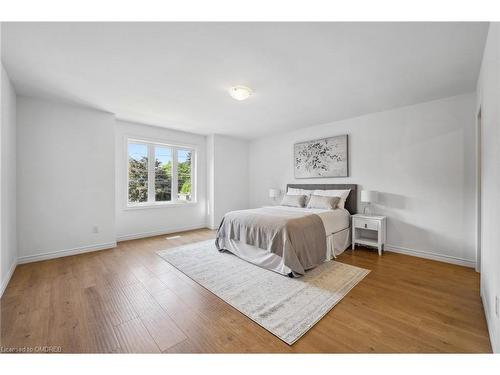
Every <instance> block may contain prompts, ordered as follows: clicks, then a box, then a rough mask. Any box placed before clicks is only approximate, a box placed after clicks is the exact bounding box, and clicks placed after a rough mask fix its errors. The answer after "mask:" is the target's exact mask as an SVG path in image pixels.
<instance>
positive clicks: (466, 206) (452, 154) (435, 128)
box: [250, 94, 475, 266]
mask: <svg viewBox="0 0 500 375" xmlns="http://www.w3.org/2000/svg"><path fill="white" fill-rule="evenodd" d="M474 106H475V95H473V94H469V95H461V96H456V97H451V98H446V99H442V100H437V101H432V102H428V103H423V104H418V105H413V106H408V107H403V108H399V109H394V110H390V111H386V112H381V113H375V114H370V115H367V116H363V117H358V118H353V119H348V120H344V121H338V122H334V123H330V124H324V125H318V126H313V127H309V128H303V129H300V130H297V131H294V132H290V133H286V134H278V135H274V136H272V137H268V138H264V139H259V140H256V141H253V142H252V143H251V144H250V176H251V179H250V205H251V206H260V205H263V204H269V198H267V193H268V189H269V188H281V189H282V191H283V190H284V189H285V186H286V184H287V183H291V182H301V183H355V184H359V190H361V189H368V190H376V191H379V192H380V204H379V205H377V206H376V207H375V209H376V212H377V213H380V214H384V215H387V216H388V222H387V242H388V244H387V248H392V249H393V250H395V251H399V252H405V253H410V254H413V255H419V256H425V257H430V258H434V259H439V260H445V261H450V262H455V263H459V264H465V265H469V266H473V265H474V262H475V242H474V241H475V235H474V228H475V227H474V224H475V217H474V212H475V211H474V210H475V200H474V197H475V195H474V188H475V184H474V168H475V164H474V163H475V152H474V134H475V133H474ZM340 134H348V135H349V170H350V173H349V177H347V178H325V179H321V180H319V179H305V180H302V179H301V180H296V179H294V171H293V144H294V143H296V142H298V141H306V140H312V139H317V138H322V137H328V136H334V135H340ZM358 195H359V193H358ZM358 210H361V206H360V205H359V206H358Z"/></svg>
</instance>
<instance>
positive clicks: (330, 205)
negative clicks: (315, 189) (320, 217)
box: [307, 194, 340, 210]
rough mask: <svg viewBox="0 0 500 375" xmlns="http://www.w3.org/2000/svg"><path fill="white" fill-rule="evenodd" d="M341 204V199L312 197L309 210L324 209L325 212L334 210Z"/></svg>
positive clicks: (321, 196)
mask: <svg viewBox="0 0 500 375" xmlns="http://www.w3.org/2000/svg"><path fill="white" fill-rule="evenodd" d="M339 202H340V197H325V196H323V195H314V194H313V195H311V199H309V203H307V208H322V209H325V210H334V209H336V208H337V206H338V204H339Z"/></svg>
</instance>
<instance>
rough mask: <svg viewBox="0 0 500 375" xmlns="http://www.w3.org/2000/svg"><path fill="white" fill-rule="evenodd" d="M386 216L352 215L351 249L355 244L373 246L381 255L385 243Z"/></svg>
mask: <svg viewBox="0 0 500 375" xmlns="http://www.w3.org/2000/svg"><path fill="white" fill-rule="evenodd" d="M385 226H386V217H385V216H378V215H362V214H356V215H352V249H353V250H354V245H355V244H360V245H366V246H375V247H376V248H377V249H378V255H382V249H383V248H384V245H385Z"/></svg>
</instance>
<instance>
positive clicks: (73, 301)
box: [0, 229, 491, 353]
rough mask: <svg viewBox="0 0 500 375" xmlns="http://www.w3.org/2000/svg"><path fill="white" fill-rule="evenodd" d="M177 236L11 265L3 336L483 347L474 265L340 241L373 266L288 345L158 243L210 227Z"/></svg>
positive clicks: (130, 343)
mask: <svg viewBox="0 0 500 375" xmlns="http://www.w3.org/2000/svg"><path fill="white" fill-rule="evenodd" d="M179 235H180V237H179V238H175V239H171V240H168V239H167V236H157V237H151V238H146V239H140V240H134V241H126V242H121V243H119V245H118V247H116V248H115V249H110V250H104V251H98V252H94V253H87V254H82V255H76V256H71V257H65V258H59V259H54V260H49V261H43V262H37V263H31V264H25V265H20V266H18V267H17V269H16V271H15V273H14V276H13V278H12V280H11V282H10V284H9V285H8V287H7V290H6V291H5V293H4V296H3V297H2V299H1V300H0V304H1V340H0V346H3V347H4V348H5V347H35V346H38V347H41V346H60V347H61V350H62V351H63V352H67V353H80V352H82V353H88V352H90V353H113V352H128V353H160V352H165V353H218V352H231V353H234V352H237V353H246V352H260V353H267V352H272V353H274V352H295V353H300V352H306V353H312V352H329V353H334V352H335V353H348V352H353V353H356V352H361V353H372V352H376V353H386V352H390V353H397V352H404V353H408V352H424V353H434V352H446V353H466V352H480V353H485V352H488V353H489V352H491V347H490V342H489V338H488V332H487V327H486V322H485V317H484V313H483V308H482V304H481V299H480V297H479V275H478V274H477V273H476V272H475V271H474V270H472V269H469V268H465V267H460V266H454V265H450V264H445V263H440V262H435V261H431V260H426V259H419V258H414V257H410V256H406V255H401V254H395V253H389V252H387V253H385V254H384V255H383V256H382V257H379V256H378V255H377V254H376V252H375V251H371V250H367V249H362V248H360V249H357V250H356V251H354V252H352V251H351V250H348V251H346V252H345V253H344V254H342V255H341V256H340V257H339V259H338V260H339V261H340V262H344V263H348V264H353V265H356V266H359V267H363V268H366V269H370V270H371V271H372V272H371V273H370V274H369V275H368V276H367V277H366V278H365V279H364V280H363V281H362V282H361V283H360V284H358V286H356V287H355V288H354V289H353V290H352V291H351V292H350V293H349V294H348V295H347V296H346V297H345V298H344V299H343V300H342V301H341V302H340V303H339V304H338V305H337V306H336V307H334V309H333V310H332V311H331V312H330V313H328V314H327V315H326V316H325V317H324V318H323V319H322V320H321V321H320V322H319V323H318V324H316V325H315V326H314V327H313V328H312V329H311V330H310V331H309V332H308V333H307V334H306V335H305V336H303V337H302V338H301V339H300V340H299V341H298V342H297V343H295V344H294V345H293V346H288V345H286V344H285V343H283V342H282V341H281V340H279V339H278V338H276V337H275V336H273V335H272V334H271V333H269V332H268V331H266V330H265V329H263V328H261V327H260V326H259V325H257V324H256V323H254V322H253V321H252V320H250V319H249V318H247V317H246V316H244V315H243V314H241V313H240V312H238V311H237V310H235V309H234V308H232V307H231V306H229V305H228V304H226V303H225V302H223V301H222V300H220V299H219V298H218V297H217V296H215V295H213V294H212V293H210V292H209V291H207V290H206V289H204V288H203V287H201V286H200V285H198V284H197V283H195V282H194V281H192V280H191V279H190V278H188V277H187V276H185V275H184V274H183V273H181V272H180V271H178V270H177V269H175V268H174V267H172V266H171V265H170V264H169V263H167V262H165V261H164V260H163V259H161V258H160V257H159V256H158V255H157V254H156V253H155V252H156V251H158V250H162V249H166V248H169V247H175V246H179V245H183V244H187V243H192V242H197V241H202V240H206V239H210V238H213V237H214V232H213V231H210V230H208V229H202V230H195V231H189V232H184V233H179Z"/></svg>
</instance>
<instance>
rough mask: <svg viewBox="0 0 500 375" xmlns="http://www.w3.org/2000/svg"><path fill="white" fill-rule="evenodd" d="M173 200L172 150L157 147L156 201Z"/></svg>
mask: <svg viewBox="0 0 500 375" xmlns="http://www.w3.org/2000/svg"><path fill="white" fill-rule="evenodd" d="M170 200H172V149H171V148H169V147H160V146H156V147H155V201H157V202H166V201H170Z"/></svg>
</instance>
